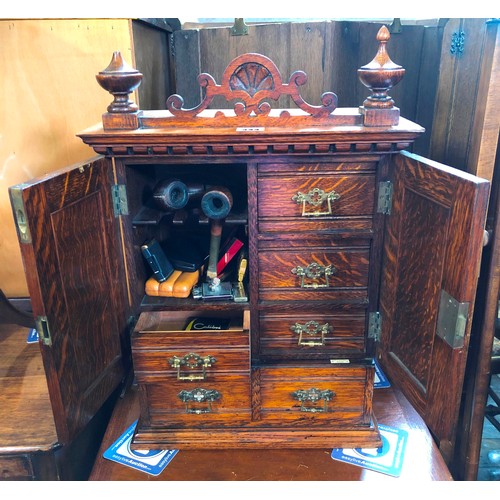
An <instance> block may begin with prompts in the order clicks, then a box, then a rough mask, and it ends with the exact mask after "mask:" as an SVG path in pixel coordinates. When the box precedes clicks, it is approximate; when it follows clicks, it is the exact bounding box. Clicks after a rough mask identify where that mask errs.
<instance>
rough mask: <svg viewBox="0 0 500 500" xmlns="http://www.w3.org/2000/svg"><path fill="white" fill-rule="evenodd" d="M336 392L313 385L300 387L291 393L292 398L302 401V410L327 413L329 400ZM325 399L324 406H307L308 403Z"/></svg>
mask: <svg viewBox="0 0 500 500" xmlns="http://www.w3.org/2000/svg"><path fill="white" fill-rule="evenodd" d="M335 395H336V394H335V393H334V392H333V391H331V390H330V389H325V390H323V391H322V390H320V389H316V388H315V387H313V388H312V389H299V390H298V391H294V392H292V393H291V396H292V398H294V399H297V400H298V401H300V403H301V404H300V411H304V412H309V413H326V412H328V411H330V410H329V409H328V402H329V401H331V400H332V399H333V398H334V397H335ZM321 400H323V406H322V407H321V406H306V405H307V404H308V403H317V402H318V401H321Z"/></svg>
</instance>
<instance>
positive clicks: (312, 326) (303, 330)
mask: <svg viewBox="0 0 500 500" xmlns="http://www.w3.org/2000/svg"><path fill="white" fill-rule="evenodd" d="M290 330H292V332H294V333H296V334H297V335H298V336H299V340H298V345H301V346H307V347H315V346H322V345H325V335H326V334H328V333H330V332H331V331H332V330H333V328H332V327H331V325H330V324H329V323H325V324H323V325H320V324H319V323H318V322H317V321H314V320H313V321H308V322H307V323H305V324H303V325H302V324H300V323H295V324H294V325H292V326H291V327H290ZM304 335H307V336H309V339H311V337H316V338H317V337H319V340H304Z"/></svg>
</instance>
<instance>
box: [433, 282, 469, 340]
mask: <svg viewBox="0 0 500 500" xmlns="http://www.w3.org/2000/svg"><path fill="white" fill-rule="evenodd" d="M468 314H469V303H468V302H459V301H458V300H457V299H455V298H454V297H452V296H451V295H450V294H449V293H448V292H446V291H445V290H441V298H440V302H439V312H438V320H437V329H436V334H437V335H438V336H439V337H441V338H442V339H443V340H444V341H445V342H446V343H447V344H448V345H450V346H451V347H453V348H454V349H456V348H458V349H460V348H462V347H463V346H464V338H465V330H466V327H467V315H468Z"/></svg>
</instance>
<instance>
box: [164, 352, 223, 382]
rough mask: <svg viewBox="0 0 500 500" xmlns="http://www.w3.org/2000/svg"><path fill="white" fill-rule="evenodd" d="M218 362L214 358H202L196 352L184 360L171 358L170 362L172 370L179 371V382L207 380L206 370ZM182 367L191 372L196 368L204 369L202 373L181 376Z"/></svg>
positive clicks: (175, 357)
mask: <svg viewBox="0 0 500 500" xmlns="http://www.w3.org/2000/svg"><path fill="white" fill-rule="evenodd" d="M216 361H217V360H216V359H215V358H214V357H213V356H210V355H209V356H205V357H203V358H202V357H201V356H199V355H198V354H195V353H194V352H190V353H189V354H186V355H185V356H183V357H182V358H179V357H177V356H174V357H173V358H170V359H169V360H168V362H169V363H170V366H171V367H172V368H175V369H177V380H205V377H206V369H207V368H209V367H210V366H212V364H213V363H215V362H216ZM181 367H185V368H188V369H189V370H194V369H196V368H200V367H201V369H202V371H201V373H191V374H189V375H182V374H181Z"/></svg>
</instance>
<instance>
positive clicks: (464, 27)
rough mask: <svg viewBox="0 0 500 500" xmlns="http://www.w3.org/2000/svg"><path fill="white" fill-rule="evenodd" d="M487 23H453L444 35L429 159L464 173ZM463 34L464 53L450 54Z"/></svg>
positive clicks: (479, 21)
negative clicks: (455, 36)
mask: <svg viewBox="0 0 500 500" xmlns="http://www.w3.org/2000/svg"><path fill="white" fill-rule="evenodd" d="M485 21H486V20H485V19H450V20H449V21H448V23H447V24H446V27H445V30H444V34H443V44H442V52H441V58H440V60H441V65H440V73H439V85H438V93H437V96H436V107H435V110H434V122H433V127H432V130H433V132H432V139H431V144H430V151H429V155H430V157H431V158H432V159H433V160H436V161H439V162H442V163H445V164H447V165H451V166H453V167H455V168H459V169H461V170H469V171H471V172H474V171H475V168H474V166H470V167H469V169H468V168H467V158H468V155H469V148H470V138H471V134H472V132H473V131H472V120H473V118H474V113H475V109H476V98H477V92H478V89H479V78H480V74H481V59H482V54H483V50H484V41H485V33H486V23H485ZM461 31H463V32H464V34H465V38H464V50H463V52H462V53H461V54H456V53H455V54H452V53H451V52H450V47H451V41H452V36H453V34H454V33H459V32H461Z"/></svg>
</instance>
